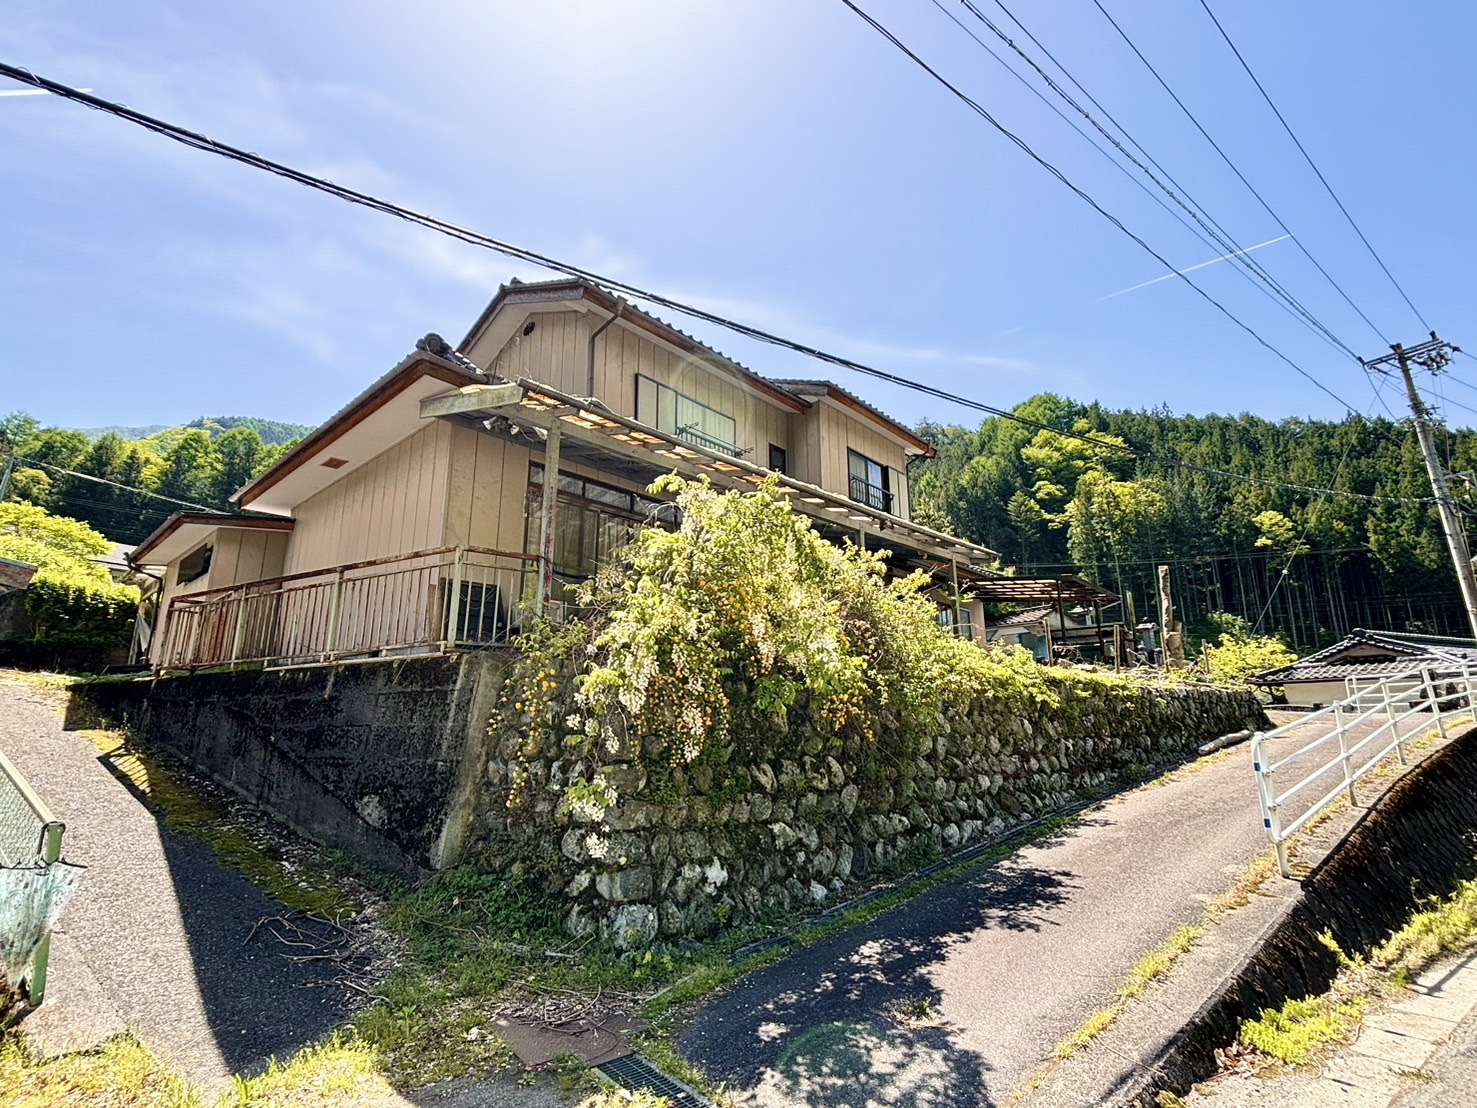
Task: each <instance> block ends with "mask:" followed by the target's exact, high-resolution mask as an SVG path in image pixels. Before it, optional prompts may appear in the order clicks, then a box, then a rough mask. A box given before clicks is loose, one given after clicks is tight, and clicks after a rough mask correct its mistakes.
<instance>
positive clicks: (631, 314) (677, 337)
mask: <svg viewBox="0 0 1477 1108" xmlns="http://www.w3.org/2000/svg"><path fill="white" fill-rule="evenodd" d="M561 292H565V293H567V294H568V295H567V296H564V297H562V298H561V297H556V296H551V295H550V294H557V293H561ZM529 297H537V299H527V298H529ZM520 299H525V300H526V301H527V302H529V303H533V304H536V303H539V302H541V301H550V300H556V299H567V300H588V301H589V302H590V303H591V304H593V305H594V306H595V307H597V308H600V309H601V310H603V311H605V312H607V313H610V314H612V315H616V314H618V315H619V316H620V318H621V319H623V320H625V321H626V322H627V323H631V324H635V325H636V326H638V327H640V328H641V329H642V330H645V331H648V332H650V333H651V334H652V335H653V336H654V337H656V338H658V339H660V340H661V341H663V342H666V343H668V344H669V345H671V346H673V347H676V348H677V349H678V350H680V351H682V352H683V353H684V354H687V355H689V356H691V357H694V358H698V359H700V360H702V361H707V362H712V363H714V364H716V365H717V366H718V367H720V368H722V369H725V370H727V371H728V372H730V373H732V374H733V375H734V376H736V377H738V378H740V379H741V380H743V381H744V382H745V383H747V384H748V385H750V386H751V387H753V388H755V389H757V390H758V391H759V392H761V393H763V394H764V395H765V396H767V397H769V399H771V400H773V401H775V402H776V403H778V404H781V405H782V406H784V407H786V408H788V409H790V410H791V411H796V412H803V411H804V410H805V409H806V407H807V406H808V405H807V404H806V403H805V401H803V400H801V399H800V398H799V397H797V396H795V395H794V394H793V393H791V392H789V391H787V390H785V389H783V388H781V387H779V386H778V385H776V384H775V383H774V382H773V381H771V380H770V379H769V378H767V377H764V376H762V375H761V374H758V373H755V372H754V371H753V370H752V369H750V368H749V367H748V366H745V365H742V364H740V363H739V362H736V361H734V360H733V359H732V358H730V357H728V356H727V355H726V354H722V353H720V352H719V351H717V350H714V349H713V348H712V347H711V346H707V345H705V344H704V343H702V342H699V341H698V340H697V339H695V338H694V337H693V336H691V335H689V334H688V333H687V332H686V331H683V330H682V329H681V328H678V327H674V326H672V324H670V323H668V322H667V321H666V320H664V319H661V318H659V317H657V316H654V315H652V314H651V313H650V312H648V311H644V310H643V309H641V308H638V307H636V305H634V304H632V303H631V302H630V301H629V300H626V299H624V298H623V297H619V296H616V295H615V294H614V293H612V292H609V291H608V290H606V289H603V288H601V287H600V286H599V285H596V284H593V283H592V282H590V281H586V280H583V279H581V278H576V277H561V278H556V279H554V280H550V281H513V282H510V283H509V284H506V285H499V286H498V290H497V295H495V296H494V297H493V298H492V300H491V301H490V302H489V303H488V305H487V307H486V308H484V309H483V310H482V314H481V315H479V316H478V317H477V322H476V323H474V324H472V327H471V329H470V330H469V331H468V332H467V334H466V337H464V338H463V339H462V341H461V342H460V343H459V344H458V345H457V351H458V352H459V353H462V354H466V353H467V352H468V351H469V350H471V348H472V346H473V345H474V344H475V343H476V342H477V340H478V338H479V337H480V336H481V335H482V333H483V331H485V330H486V329H487V327H488V325H489V324H490V323H491V322H492V320H493V318H494V317H495V316H496V315H497V314H498V312H499V311H500V310H502V308H503V307H504V306H505V305H508V304H510V303H512V304H516V303H518V302H519V301H520Z"/></svg>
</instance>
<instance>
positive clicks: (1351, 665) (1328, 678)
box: [1248, 628, 1477, 708]
mask: <svg viewBox="0 0 1477 1108" xmlns="http://www.w3.org/2000/svg"><path fill="white" fill-rule="evenodd" d="M1474 661H1477V640H1474V639H1459V638H1448V637H1446V636H1441V635H1416V634H1407V633H1404V632H1394V631H1366V630H1363V629H1359V628H1356V629H1355V630H1354V631H1352V632H1350V634H1349V635H1348V636H1347V637H1346V638H1344V639H1341V640H1340V641H1339V642H1336V643H1334V644H1333V645H1332V646H1330V647H1327V648H1325V649H1323V650H1320V651H1318V652H1317V653H1316V654H1309V655H1308V656H1307V657H1306V658H1300V659H1299V660H1298V661H1296V662H1293V663H1292V664H1291V665H1286V666H1283V667H1281V668H1280V669H1273V670H1268V671H1267V672H1266V673H1259V674H1257V675H1256V676H1255V677H1252V678H1249V679H1248V681H1249V683H1250V684H1253V685H1259V686H1261V687H1263V688H1267V689H1274V688H1281V689H1284V690H1285V691H1286V697H1287V703H1288V704H1289V705H1290V706H1292V707H1296V708H1323V707H1326V706H1328V705H1329V704H1333V703H1334V702H1335V701H1339V700H1343V699H1344V698H1345V697H1346V696H1348V695H1349V694H1350V691H1351V690H1350V685H1351V683H1353V684H1365V683H1372V682H1375V681H1382V680H1384V679H1385V678H1389V677H1399V676H1400V675H1402V674H1405V673H1410V672H1411V671H1413V670H1419V669H1420V668H1422V667H1423V666H1427V665H1430V666H1433V667H1437V668H1445V667H1450V666H1452V665H1462V664H1466V663H1470V662H1474Z"/></svg>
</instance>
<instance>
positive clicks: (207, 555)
mask: <svg viewBox="0 0 1477 1108" xmlns="http://www.w3.org/2000/svg"><path fill="white" fill-rule="evenodd" d="M214 555H215V544H214V543H208V542H203V543H201V544H200V545H199V546H197V547H195V549H194V550H192V551H190V552H189V553H188V554H186V555H185V556H184V557H183V558H181V559H180V560H179V568H178V569H177V570H175V574H174V583H175V584H176V585H188V584H191V583H193V582H195V581H198V580H200V578H202V577H204V576H205V575H206V574H207V573H209V572H210V562H211V559H212V558H213V557H214ZM197 556H198V558H199V564H198V565H195V564H192V561H191V560H192V559H194V558H196V557H197ZM187 566H188V567H189V568H188V569H186V567H187ZM186 573H188V574H189V576H188V577H187V576H185V575H186Z"/></svg>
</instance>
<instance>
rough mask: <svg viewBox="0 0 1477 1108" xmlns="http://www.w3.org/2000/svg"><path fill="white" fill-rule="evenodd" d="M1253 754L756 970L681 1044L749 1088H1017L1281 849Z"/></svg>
mask: <svg viewBox="0 0 1477 1108" xmlns="http://www.w3.org/2000/svg"><path fill="white" fill-rule="evenodd" d="M1249 758H1250V755H1249V753H1248V750H1247V748H1246V747H1244V746H1243V747H1239V748H1236V749H1233V750H1231V751H1229V752H1227V754H1226V755H1224V756H1221V757H1212V758H1209V759H1204V760H1202V761H1201V762H1199V763H1197V764H1196V765H1194V766H1193V767H1192V768H1190V769H1189V770H1188V771H1187V772H1183V773H1181V774H1179V775H1175V776H1173V777H1171V778H1170V779H1166V780H1161V781H1158V782H1153V783H1150V784H1148V785H1146V786H1144V787H1141V788H1139V789H1136V790H1134V791H1132V792H1130V793H1127V794H1124V795H1121V796H1118V797H1114V798H1112V799H1110V800H1108V801H1107V802H1105V803H1104V804H1102V805H1101V806H1099V807H1097V808H1093V809H1090V810H1088V811H1087V812H1085V813H1083V815H1082V816H1081V817H1079V818H1078V819H1077V820H1076V821H1075V822H1074V823H1073V824H1071V825H1070V826H1069V827H1067V828H1066V829H1064V830H1062V831H1060V832H1058V833H1056V834H1054V835H1052V836H1050V837H1048V838H1046V839H1042V840H1038V841H1037V842H1035V843H1033V844H1031V845H1029V846H1026V847H1024V848H1023V849H1021V850H1020V851H1018V852H1016V853H1015V854H1012V855H1010V856H1009V857H1007V858H1005V859H1003V860H1001V861H999V862H997V863H994V864H991V865H985V866H982V867H980V868H978V869H975V870H971V871H969V872H967V873H965V874H964V875H962V876H960V877H958V878H956V879H954V880H952V881H950V882H948V883H947V884H944V885H940V886H938V887H937V888H935V889H933V890H931V891H929V892H927V893H925V894H923V895H921V896H919V897H918V898H916V899H914V900H912V901H909V902H907V903H904V904H901V905H899V906H897V907H896V908H893V909H891V910H890V911H887V912H884V913H883V914H882V915H881V916H879V917H877V918H876V919H875V920H873V921H871V922H870V923H867V924H865V925H862V926H860V927H857V928H854V929H852V930H850V931H847V932H844V933H841V934H838V935H836V936H833V937H831V938H828V939H825V940H823V941H821V942H819V943H817V944H815V945H814V946H811V947H807V948H803V949H800V950H798V951H796V952H795V953H793V954H791V955H790V956H788V957H786V958H784V959H782V960H781V961H779V962H777V963H775V964H773V965H771V966H768V967H766V968H764V969H761V970H758V971H756V972H755V973H753V974H750V975H749V976H748V977H745V978H744V979H742V980H741V981H739V982H738V983H737V984H736V985H735V986H734V987H733V988H732V989H731V990H730V991H729V992H727V993H725V994H723V995H721V996H719V997H716V998H714V999H713V1000H711V1001H710V1002H708V1003H707V1005H706V1006H705V1007H704V1008H703V1009H702V1010H701V1011H700V1013H699V1014H698V1016H697V1017H696V1019H695V1020H694V1021H693V1022H692V1023H691V1024H690V1025H689V1026H688V1028H687V1030H686V1032H685V1033H684V1035H683V1037H682V1039H681V1041H680V1050H681V1052H682V1053H683V1054H684V1055H685V1056H686V1057H688V1058H689V1059H690V1060H692V1061H693V1062H694V1063H696V1064H697V1065H698V1066H699V1067H700V1068H702V1070H703V1071H704V1072H705V1073H706V1075H707V1076H708V1077H709V1078H710V1079H711V1080H712V1081H714V1082H715V1083H724V1084H726V1085H727V1087H728V1089H729V1090H730V1092H731V1093H732V1094H733V1096H734V1098H735V1100H736V1101H738V1102H739V1103H745V1104H762V1105H765V1106H789V1105H825V1106H830V1105H834V1106H837V1108H841V1106H846V1108H860V1106H862V1105H868V1106H870V1105H878V1106H881V1105H904V1106H909V1108H928V1106H935V1105H937V1106H943V1105H959V1106H967V1105H995V1104H1003V1103H1004V1102H1005V1101H1006V1100H1007V1099H1008V1098H1009V1097H1010V1095H1011V1093H1012V1092H1013V1091H1015V1090H1016V1089H1017V1088H1018V1087H1019V1086H1020V1085H1021V1084H1022V1083H1023V1082H1025V1081H1026V1080H1027V1079H1028V1078H1029V1077H1030V1076H1031V1075H1032V1074H1033V1072H1035V1071H1036V1070H1037V1068H1038V1067H1039V1066H1040V1065H1041V1064H1042V1063H1043V1062H1044V1061H1046V1060H1047V1059H1048V1058H1049V1057H1051V1055H1052V1053H1053V1051H1054V1050H1055V1048H1056V1046H1057V1044H1058V1043H1059V1042H1061V1040H1062V1039H1064V1038H1065V1037H1066V1036H1068V1035H1070V1034H1071V1033H1072V1032H1073V1031H1074V1030H1076V1029H1077V1028H1078V1027H1079V1025H1081V1024H1082V1022H1083V1020H1085V1019H1086V1018H1087V1017H1088V1016H1089V1015H1091V1014H1092V1013H1093V1012H1094V1011H1096V1010H1097V1009H1099V1008H1102V1007H1103V1006H1105V1005H1107V1004H1108V1003H1110V1002H1111V1000H1112V999H1113V994H1114V991H1115V989H1116V987H1117V986H1118V985H1119V983H1120V982H1121V981H1122V980H1123V978H1124V977H1125V975H1127V974H1128V972H1129V971H1130V969H1132V968H1133V966H1134V964H1135V963H1136V962H1137V961H1138V959H1139V958H1140V956H1141V955H1143V954H1144V953H1145V952H1146V951H1149V950H1151V949H1152V948H1154V947H1157V946H1158V945H1159V944H1161V943H1163V942H1164V941H1165V940H1166V939H1167V938H1168V937H1169V936H1170V935H1171V934H1172V933H1173V932H1174V931H1175V930H1176V929H1177V928H1179V927H1181V926H1184V925H1187V924H1193V923H1197V922H1199V921H1200V919H1201V918H1202V914H1203V912H1204V909H1205V902H1206V901H1207V900H1208V899H1209V898H1211V897H1213V896H1215V895H1217V894H1219V893H1223V892H1225V891H1226V890H1227V888H1228V887H1229V886H1230V885H1231V884H1232V883H1233V882H1234V881H1235V879H1236V876H1237V875H1238V874H1239V873H1240V871H1241V870H1242V869H1243V868H1244V867H1245V866H1246V865H1247V863H1249V862H1250V861H1251V860H1252V859H1253V858H1254V857H1255V856H1256V855H1257V854H1258V853H1260V852H1261V851H1262V850H1264V849H1265V848H1266V846H1267V839H1266V835H1265V832H1264V831H1263V830H1262V826H1261V816H1260V813H1259V811H1258V807H1257V799H1256V791H1255V787H1254V784H1253V779H1252V773H1251V767H1250V762H1249Z"/></svg>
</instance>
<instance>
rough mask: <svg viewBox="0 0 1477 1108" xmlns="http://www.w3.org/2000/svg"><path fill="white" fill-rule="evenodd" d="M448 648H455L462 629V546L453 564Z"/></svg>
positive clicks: (447, 626) (447, 629)
mask: <svg viewBox="0 0 1477 1108" xmlns="http://www.w3.org/2000/svg"><path fill="white" fill-rule="evenodd" d="M447 616H448V618H447V621H446V649H447V650H455V649H456V644H457V642H458V641H459V640H460V639H461V629H462V548H461V547H457V548H456V557H455V558H454V559H453V561H452V566H451V610H450V611H449V612H448V613H447Z"/></svg>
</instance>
